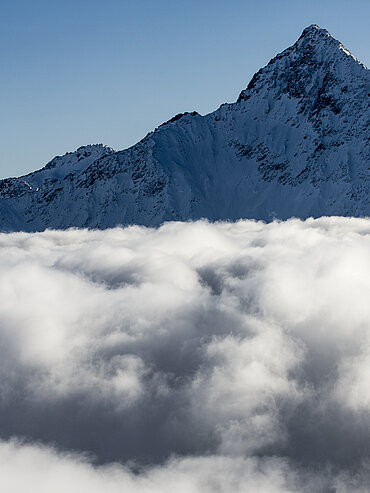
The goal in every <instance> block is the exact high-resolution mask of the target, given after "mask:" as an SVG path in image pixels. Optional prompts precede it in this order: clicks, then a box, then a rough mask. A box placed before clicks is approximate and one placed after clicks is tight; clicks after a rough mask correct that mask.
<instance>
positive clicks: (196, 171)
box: [0, 25, 370, 231]
mask: <svg viewBox="0 0 370 493" xmlns="http://www.w3.org/2000/svg"><path fill="white" fill-rule="evenodd" d="M369 100H370V75H369V70H368V69H367V68H366V67H365V66H364V65H362V64H361V63H360V62H359V61H358V60H357V59H356V58H355V57H354V56H352V55H351V53H350V52H349V51H348V50H347V49H346V48H345V47H344V46H343V45H342V44H341V43H340V42H339V41H337V40H336V39H334V38H333V37H332V36H331V35H330V34H329V33H328V32H327V31H326V30H325V29H321V28H319V27H318V26H316V25H312V26H310V27H308V28H307V29H305V30H304V31H303V33H302V35H301V37H300V38H299V39H298V41H297V42H296V43H295V44H294V45H293V46H291V47H290V48H288V49H286V50H285V51H283V52H282V53H281V54H279V55H277V56H276V57H275V58H273V59H272V60H271V61H270V62H269V63H268V64H267V66H266V67H264V68H262V69H261V70H259V71H258V72H257V73H256V74H255V75H254V76H253V78H252V80H251V81H250V83H249V85H248V87H247V88H246V89H245V90H243V91H242V92H241V94H240V96H239V98H238V100H237V102H236V103H233V104H224V105H222V106H221V107H220V108H219V109H218V110H216V111H214V112H213V113H210V114H208V115H205V116H201V115H199V114H198V113H196V112H193V113H185V114H182V115H177V116H175V117H174V118H172V119H171V120H169V121H168V122H166V123H164V124H163V125H161V126H160V127H159V128H157V129H155V130H154V131H153V132H151V133H149V134H148V135H147V136H146V137H145V138H144V139H143V140H141V141H140V142H139V143H138V144H136V145H134V146H133V147H131V148H129V149H126V150H123V151H117V152H116V151H114V150H113V149H111V148H108V147H105V146H103V145H101V144H99V145H91V146H85V147H80V148H79V149H78V150H77V151H75V152H73V153H68V154H66V155H65V156H63V157H56V158H54V159H53V160H52V161H51V162H50V163H49V164H47V165H46V166H45V167H44V168H42V169H41V170H39V171H36V172H34V173H30V174H28V175H26V176H22V177H19V178H10V179H5V180H2V181H0V229H1V230H3V231H10V230H13V231H14V230H25V231H35V230H43V229H45V228H68V227H70V226H77V227H90V228H106V227H111V226H116V225H119V224H122V225H124V224H132V223H135V224H144V225H153V226H154V225H158V224H160V223H162V222H163V221H167V220H187V219H198V218H201V217H206V218H209V219H211V220H217V219H232V220H234V219H238V218H256V219H264V220H270V219H272V218H274V217H277V218H281V219H285V218H288V217H291V216H297V217H301V218H305V217H308V216H321V215H345V216H347V215H351V216H363V215H370V200H369V186H370V144H369V137H370V124H369V122H370V110H369Z"/></svg>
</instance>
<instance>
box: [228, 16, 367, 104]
mask: <svg viewBox="0 0 370 493" xmlns="http://www.w3.org/2000/svg"><path fill="white" fill-rule="evenodd" d="M364 68H365V69H366V67H365V66H364V65H363V64H362V63H361V62H360V61H359V60H357V58H355V57H354V56H353V55H352V54H351V53H350V52H349V51H348V50H347V49H346V48H345V47H344V46H343V45H342V44H341V43H340V41H338V40H337V39H335V38H334V37H333V36H332V35H331V34H330V33H329V32H328V31H327V30H326V29H322V28H320V27H319V26H318V25H317V24H311V25H310V26H308V27H306V28H305V29H304V30H303V32H302V34H301V36H300V37H299V38H298V40H297V41H296V42H295V43H294V44H293V45H292V46H290V47H289V48H287V49H286V50H284V51H283V52H281V53H279V54H278V55H276V56H275V57H274V58H273V59H272V60H270V61H269V63H268V64H267V65H266V66H265V67H263V68H261V69H260V70H259V71H258V72H257V73H256V74H254V76H253V77H252V79H251V81H250V83H249V84H248V86H247V88H246V89H245V90H243V91H242V92H241V93H240V95H239V98H238V102H240V101H246V100H248V99H249V98H250V97H251V95H252V94H259V93H261V91H264V90H268V91H271V90H273V92H274V93H275V97H276V98H278V97H279V95H281V94H289V96H291V97H296V98H298V99H301V98H302V97H305V96H307V94H309V93H310V94H312V90H313V87H316V88H317V90H320V87H321V85H322V82H323V80H324V82H325V81H329V79H330V80H332V81H333V82H334V81H335V83H336V84H337V85H338V87H339V86H340V84H341V83H342V82H343V86H345V85H346V84H347V80H349V79H353V77H354V76H359V77H360V78H363V76H364V70H363V69H364ZM365 71H366V70H365Z"/></svg>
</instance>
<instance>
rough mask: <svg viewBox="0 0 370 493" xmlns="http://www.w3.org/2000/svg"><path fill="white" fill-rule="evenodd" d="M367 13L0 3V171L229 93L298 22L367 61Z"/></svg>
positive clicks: (365, 1)
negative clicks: (324, 33) (319, 29)
mask: <svg viewBox="0 0 370 493" xmlns="http://www.w3.org/2000/svg"><path fill="white" fill-rule="evenodd" d="M369 19H370V1H369V0H352V1H349V0H306V1H303V0H244V1H243V0H222V1H221V0H0V62H1V67H0V68H1V70H0V112H1V118H0V144H1V147H0V152H1V155H0V177H6V176H16V175H20V174H22V173H26V172H29V171H33V170H35V169H37V168H40V167H42V166H44V165H45V164H46V163H47V162H48V161H49V160H50V159H51V158H52V157H54V156H55V155H60V154H64V153H65V152H67V151H73V150H75V149H76V148H77V147H79V146H80V145H85V144H92V143H101V142H102V143H104V144H107V145H110V146H112V147H114V148H115V149H124V148H126V147H128V146H130V145H132V144H134V143H135V142H137V141H138V140H140V139H141V138H142V137H144V135H145V134H146V133H148V132H149V131H150V130H152V129H153V128H154V127H156V126H158V125H159V124H160V123H162V122H163V121H165V120H167V119H169V118H170V117H171V116H173V115H175V114H176V113H179V112H183V111H192V110H196V111H198V112H199V113H201V114H205V113H208V112H210V111H213V110H214V109H216V108H217V107H218V106H219V105H220V104H222V103H224V102H232V101H235V100H236V98H237V96H238V94H239V92H240V91H241V90H242V89H243V88H245V87H246V85H247V83H248V81H249V80H250V78H251V77H252V75H253V73H254V72H256V71H257V70H258V69H259V68H260V67H261V66H263V65H265V64H266V63H267V62H268V61H269V59H270V58H272V57H273V56H275V54H277V53H278V52H280V51H282V50H283V49H285V48H287V47H288V46H290V45H291V44H293V43H294V42H295V41H296V39H297V38H298V36H299V35H300V34H301V32H302V30H303V29H304V28H305V27H306V26H308V25H310V24H319V26H320V27H325V28H326V29H328V30H329V32H330V33H331V34H332V35H333V36H334V37H336V38H337V39H339V40H340V41H341V42H342V43H343V44H344V45H345V46H346V47H347V48H348V49H349V50H350V51H351V52H352V53H353V54H354V55H355V56H357V58H359V59H360V60H361V61H362V62H363V63H365V64H366V65H367V66H369V65H370V52H369V47H370V42H369V41H370V29H369Z"/></svg>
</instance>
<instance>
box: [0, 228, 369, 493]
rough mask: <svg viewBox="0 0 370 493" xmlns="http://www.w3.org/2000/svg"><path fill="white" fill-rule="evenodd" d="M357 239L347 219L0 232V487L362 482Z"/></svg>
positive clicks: (364, 292)
mask: <svg viewBox="0 0 370 493" xmlns="http://www.w3.org/2000/svg"><path fill="white" fill-rule="evenodd" d="M369 251H370V221H369V220H367V219H353V218H321V219H317V220H312V219H311V220H307V221H304V222H302V221H299V220H289V221H286V222H273V223H270V224H264V223H261V222H255V221H240V222H237V223H216V224H209V223H207V222H202V221H199V222H194V223H168V224H165V225H164V226H162V227H161V228H158V229H147V228H141V227H130V228H125V229H119V228H117V229H111V230H105V231H86V230H69V231H46V232H44V233H35V234H25V233H16V234H3V235H0V299H1V303H0V348H1V359H0V423H1V425H0V436H1V437H2V439H3V441H2V442H1V446H0V463H1V464H3V465H4V464H5V466H3V467H4V469H5V471H7V472H6V474H4V475H2V474H1V475H0V476H2V479H1V478H0V486H1V489H2V490H3V489H4V491H5V490H6V491H20V492H23V491H27V483H29V481H30V480H31V479H32V477H33V476H32V475H34V476H35V481H36V483H37V484H38V491H41V492H42V491H44V490H45V491H50V484H51V483H50V482H53V481H56V482H57V483H58V479H57V478H58V477H59V476H58V475H61V474H67V475H69V477H70V478H74V477H75V478H76V485H80V486H75V487H74V488H75V491H84V488H85V489H86V491H95V490H96V491H101V489H102V486H101V485H102V484H103V483H104V484H105V485H107V487H106V488H105V489H106V491H107V493H110V490H109V488H111V491H112V492H115V491H121V490H122V489H124V488H125V489H124V491H128V492H131V491H133V492H135V493H136V492H138V491H139V492H141V491H143V492H144V491H161V492H165V491H179V492H181V491H187V492H191V493H192V492H197V491H206V492H207V491H222V492H223V491H225V492H226V491H263V492H270V491H271V492H279V491H285V492H288V491H331V490H330V488H336V491H343V492H344V491H365V489H363V490H361V488H362V486H361V485H366V484H367V483H368V481H369V475H368V473H367V472H366V471H367V469H366V463H367V462H368V460H369V455H370V445H369V444H370V399H369V396H368V392H367V387H368V385H367V384H368V381H369V375H370V330H369V320H370V304H369V295H370V276H369V272H370V255H369ZM14 437H18V438H17V439H22V440H26V442H14ZM41 443H43V444H44V445H42V446H41V445H40V444H41ZM51 444H52V445H53V447H56V448H55V449H54V448H50V447H51ZM47 447H49V448H47ZM72 451H74V453H76V452H78V453H80V454H81V453H88V454H89V457H91V460H92V461H93V463H94V464H100V465H98V466H93V465H92V463H91V462H89V461H88V460H87V459H86V458H83V457H82V456H81V455H73V454H72V455H71V453H72ZM118 462H120V463H121V465H117V464H116V465H112V464H113V463H118ZM32 464H34V465H32ZM122 464H125V465H122ZM149 464H152V465H151V466H149ZM46 465H47V469H48V473H47V474H46V475H44V474H42V473H41V471H42V469H43V467H46ZM17 469H18V470H19V471H24V474H22V475H21V476H22V477H23V478H28V476H29V477H30V478H31V479H27V480H26V479H25V481H24V486H23V483H22V480H21V478H14V474H13V473H14V471H15V470H17ZM132 470H135V471H136V473H135V474H134V473H133V472H132ZM12 478H13V479H12ZM176 478H181V481H179V479H176ZM13 480H14V481H15V482H14V484H13V483H11V481H13ZM1 481H3V485H2V484H1ZM17 481H18V482H17ZM48 481H49V483H48ZM68 481H69V480H68ZM71 481H72V479H71ZM60 484H61V485H63V486H64V490H63V491H65V490H66V489H70V490H72V491H73V486H70V485H69V484H68V482H66V483H60ZM58 487H59V486H58ZM364 487H365V486H364ZM43 488H44V490H43ZM47 488H49V490H48V489H47ZM181 488H183V489H181ZM52 490H53V491H58V490H57V489H56V487H54V488H52ZM61 491H62V489H61Z"/></svg>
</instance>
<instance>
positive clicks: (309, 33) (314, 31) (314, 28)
mask: <svg viewBox="0 0 370 493" xmlns="http://www.w3.org/2000/svg"><path fill="white" fill-rule="evenodd" d="M315 36H316V37H317V36H330V37H332V36H331V35H330V34H329V32H328V31H327V30H326V29H323V28H321V27H320V26H318V25H317V24H311V25H310V26H308V27H306V28H305V29H303V32H302V34H301V36H300V38H299V39H301V38H307V37H310V38H312V37H315Z"/></svg>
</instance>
